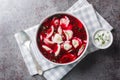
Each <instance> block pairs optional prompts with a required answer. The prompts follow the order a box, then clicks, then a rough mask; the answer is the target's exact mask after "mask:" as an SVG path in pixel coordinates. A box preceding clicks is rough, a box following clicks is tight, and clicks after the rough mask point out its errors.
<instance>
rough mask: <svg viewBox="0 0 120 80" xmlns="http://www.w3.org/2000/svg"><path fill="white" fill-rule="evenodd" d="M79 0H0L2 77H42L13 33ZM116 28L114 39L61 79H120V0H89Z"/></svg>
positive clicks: (17, 79) (28, 79)
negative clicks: (34, 71)
mask: <svg viewBox="0 0 120 80" xmlns="http://www.w3.org/2000/svg"><path fill="white" fill-rule="evenodd" d="M76 1H77V0H0V80H36V79H37V80H40V78H39V77H31V76H30V75H29V73H28V71H27V68H26V66H25V63H24V61H23V58H22V56H21V53H20V50H19V48H18V45H17V43H16V41H15V38H14V36H13V35H14V34H15V33H16V32H19V31H20V30H23V29H27V28H29V27H31V26H33V25H36V24H38V23H39V22H40V20H41V19H42V18H44V17H45V16H46V15H48V14H50V13H53V12H56V11H65V10H66V9H68V8H69V7H70V6H72V4H73V3H75V2H76ZM88 1H89V2H90V3H92V4H93V5H94V7H95V9H96V10H97V11H98V12H99V13H100V14H101V15H102V16H103V17H104V18H105V19H106V20H107V21H108V22H109V23H110V24H111V25H112V26H113V27H114V30H113V35H114V42H113V44H112V46H111V47H110V48H108V49H106V50H99V51H96V52H93V53H91V54H89V55H88V56H87V57H86V58H84V59H83V60H82V61H81V62H80V63H79V64H78V65H77V66H76V67H75V68H74V69H73V70H72V71H70V72H69V73H68V74H67V75H66V76H65V77H64V78H63V79H62V80H120V35H119V34H120V29H119V28H120V0H88Z"/></svg>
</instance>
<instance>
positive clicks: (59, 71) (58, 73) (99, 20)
mask: <svg viewBox="0 0 120 80" xmlns="http://www.w3.org/2000/svg"><path fill="white" fill-rule="evenodd" d="M67 12H68V13H71V14H73V15H74V16H76V17H77V18H79V19H80V20H81V21H83V23H84V24H85V25H86V26H87V29H88V32H89V34H90V42H89V46H88V49H87V51H86V53H85V55H84V56H83V57H82V58H81V59H83V58H84V57H85V56H86V55H87V54H88V53H91V52H94V51H96V50H98V49H97V48H96V47H95V46H94V45H93V44H92V40H91V37H92V35H93V32H94V31H95V30H97V29H98V28H105V29H108V30H112V29H113V28H112V26H111V25H110V24H109V23H108V22H107V21H106V20H105V19H104V18H103V17H101V16H100V15H99V14H98V13H97V12H96V11H95V10H94V8H93V6H92V5H91V4H89V3H88V1H86V0H78V1H77V2H76V3H75V4H74V5H73V6H72V7H71V8H69V9H68V10H67ZM38 27H39V25H36V26H34V27H32V28H29V29H27V30H25V32H26V33H27V34H28V35H29V36H30V38H31V40H32V44H31V49H32V51H33V54H34V55H35V57H36V60H37V61H38V62H39V65H40V66H41V67H42V70H44V71H45V72H44V74H43V76H44V77H45V78H46V79H47V80H60V79H61V78H62V77H63V76H64V75H66V74H67V73H68V72H69V71H70V70H71V69H72V68H73V67H74V66H75V65H77V63H78V62H79V61H81V59H80V60H79V61H77V62H76V63H74V64H70V65H66V66H57V65H55V64H51V63H49V62H48V61H46V60H45V59H44V58H43V56H41V54H40V52H39V51H38V49H37V46H36V37H35V35H36V31H37V29H38ZM15 38H16V40H17V43H18V46H19V48H20V51H21V54H22V56H23V59H24V61H25V64H26V66H27V68H28V71H29V73H30V75H35V74H37V71H36V68H35V64H34V62H33V60H32V57H31V55H30V53H29V52H28V51H27V50H25V49H24V48H23V47H22V46H21V44H20V43H19V36H18V33H16V34H15Z"/></svg>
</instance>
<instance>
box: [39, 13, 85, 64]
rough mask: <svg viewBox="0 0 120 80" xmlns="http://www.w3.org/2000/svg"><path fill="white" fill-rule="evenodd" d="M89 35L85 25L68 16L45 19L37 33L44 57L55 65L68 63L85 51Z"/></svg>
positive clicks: (58, 15) (59, 15) (61, 15)
mask: <svg viewBox="0 0 120 80" xmlns="http://www.w3.org/2000/svg"><path fill="white" fill-rule="evenodd" d="M86 44H87V33H86V30H85V28H84V26H83V24H82V23H81V22H80V21H79V20H78V19H77V18H75V17H73V16H71V15H68V14H55V15H53V16H50V17H48V18H47V19H45V20H44V21H43V22H42V24H41V25H40V28H39V30H38V32H37V45H38V48H39V50H40V52H41V53H42V55H43V56H44V57H46V58H47V59H48V60H50V61H52V62H55V63H68V62H72V61H74V60H75V59H77V58H78V57H79V56H80V55H81V54H82V53H83V51H84V50H85V47H86Z"/></svg>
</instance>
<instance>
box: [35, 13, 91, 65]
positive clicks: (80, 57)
mask: <svg viewBox="0 0 120 80" xmlns="http://www.w3.org/2000/svg"><path fill="white" fill-rule="evenodd" d="M55 14H67V15H71V16H73V17H75V16H74V15H72V14H70V13H67V12H57V13H54V14H51V15H49V16H47V17H46V18H44V19H43V20H42V21H41V23H40V25H41V24H42V23H43V21H44V20H45V19H47V18H49V17H51V16H53V15H55ZM75 18H76V17H75ZM76 19H78V18H76ZM78 20H80V19H78ZM80 22H81V23H82V24H83V26H84V28H85V30H86V34H87V43H86V47H85V49H84V51H83V52H82V54H81V55H80V56H79V57H78V58H76V59H75V60H74V61H71V62H68V63H55V62H52V61H50V60H49V59H47V58H46V57H44V55H43V54H42V56H43V58H44V59H45V60H47V61H49V62H50V63H52V64H55V65H68V64H72V63H75V62H76V61H78V60H79V59H82V57H83V55H84V54H85V52H86V49H87V47H88V44H89V34H88V30H87V28H86V25H85V24H84V23H83V22H82V21H81V20H80ZM38 30H39V28H38ZM37 34H38V31H37V33H36V36H37ZM36 44H38V43H37V37H36ZM37 48H38V46H37ZM38 50H39V49H38ZM39 52H40V54H41V51H40V50H39Z"/></svg>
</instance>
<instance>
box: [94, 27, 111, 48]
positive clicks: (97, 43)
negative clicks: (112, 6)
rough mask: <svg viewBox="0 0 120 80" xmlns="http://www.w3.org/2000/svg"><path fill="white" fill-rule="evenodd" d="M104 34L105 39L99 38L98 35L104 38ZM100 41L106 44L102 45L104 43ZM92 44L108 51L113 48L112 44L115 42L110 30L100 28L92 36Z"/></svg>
mask: <svg viewBox="0 0 120 80" xmlns="http://www.w3.org/2000/svg"><path fill="white" fill-rule="evenodd" d="M103 33H105V34H104V35H103V38H102V37H100V38H99V37H98V35H99V36H102V34H103ZM96 36H97V40H95V39H96ZM100 39H102V41H103V42H104V43H102V41H100ZM92 42H93V44H94V45H95V47H97V48H99V49H106V48H108V47H110V46H111V44H112V42H113V35H112V33H111V32H110V31H109V30H106V29H103V28H100V29H98V30H96V31H95V32H94V34H93V36H92Z"/></svg>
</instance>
